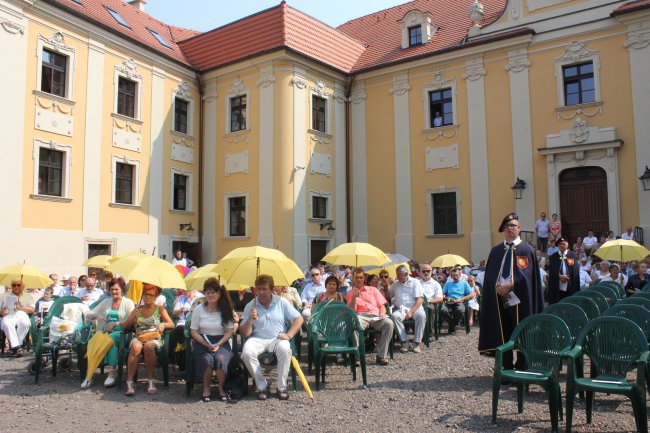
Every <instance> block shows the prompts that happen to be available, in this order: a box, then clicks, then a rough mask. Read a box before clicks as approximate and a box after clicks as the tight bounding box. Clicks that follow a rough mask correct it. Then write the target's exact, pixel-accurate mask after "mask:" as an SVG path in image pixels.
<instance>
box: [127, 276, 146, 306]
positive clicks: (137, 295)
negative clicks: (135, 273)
mask: <svg viewBox="0 0 650 433" xmlns="http://www.w3.org/2000/svg"><path fill="white" fill-rule="evenodd" d="M126 297H127V298H129V299H130V300H132V301H133V302H135V304H136V305H137V304H139V303H140V300H141V299H142V281H138V280H131V281H129V290H128V292H127V293H126Z"/></svg>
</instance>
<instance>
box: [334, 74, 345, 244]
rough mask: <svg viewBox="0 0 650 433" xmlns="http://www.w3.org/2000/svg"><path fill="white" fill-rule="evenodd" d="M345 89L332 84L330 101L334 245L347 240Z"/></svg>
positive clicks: (340, 85) (339, 85) (336, 83)
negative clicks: (331, 115) (334, 176)
mask: <svg viewBox="0 0 650 433" xmlns="http://www.w3.org/2000/svg"><path fill="white" fill-rule="evenodd" d="M344 92H345V89H344V88H343V83H342V82H340V81H336V82H335V83H334V95H333V97H332V101H333V104H334V128H335V129H336V130H335V132H334V146H335V149H334V153H335V155H334V167H335V168H334V173H335V175H336V178H335V182H336V196H335V198H334V200H335V203H336V213H335V217H334V227H336V232H335V233H336V234H335V245H332V247H334V246H337V245H341V244H343V243H345V242H347V240H348V232H347V201H346V196H347V191H346V181H347V165H346V152H347V149H346V148H345V126H346V122H347V120H346V118H345V93H344Z"/></svg>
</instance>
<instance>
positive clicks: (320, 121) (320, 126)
mask: <svg viewBox="0 0 650 433" xmlns="http://www.w3.org/2000/svg"><path fill="white" fill-rule="evenodd" d="M326 108H327V100H326V99H325V98H321V97H320V96H316V95H312V97H311V128H312V129H313V130H315V131H320V132H325V118H326V115H325V113H326V112H327V111H326Z"/></svg>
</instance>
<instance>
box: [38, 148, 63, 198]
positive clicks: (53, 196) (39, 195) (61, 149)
mask: <svg viewBox="0 0 650 433" xmlns="http://www.w3.org/2000/svg"><path fill="white" fill-rule="evenodd" d="M42 147H44V148H46V149H52V150H56V151H59V152H63V153H64V154H65V155H64V161H63V167H62V168H63V173H62V174H61V183H62V185H61V196H58V195H47V194H39V193H38V172H39V167H40V157H39V153H40V149H41V148H42ZM32 159H33V160H34V189H33V191H34V193H33V196H34V197H52V198H54V199H70V176H71V173H72V146H71V145H69V144H61V143H57V142H56V141H51V140H50V141H46V140H41V139H39V138H35V139H34V147H33V151H32Z"/></svg>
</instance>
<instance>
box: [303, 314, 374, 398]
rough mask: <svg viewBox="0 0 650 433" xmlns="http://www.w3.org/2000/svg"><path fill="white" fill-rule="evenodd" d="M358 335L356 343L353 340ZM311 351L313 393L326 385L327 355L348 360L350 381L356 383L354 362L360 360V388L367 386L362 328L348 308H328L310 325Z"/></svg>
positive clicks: (356, 317) (355, 315)
mask: <svg viewBox="0 0 650 433" xmlns="http://www.w3.org/2000/svg"><path fill="white" fill-rule="evenodd" d="M356 335H358V341H357V339H356ZM311 338H312V340H313V341H312V348H313V351H314V366H315V370H316V374H315V378H316V390H318V389H319V388H320V382H321V380H322V382H323V383H325V366H326V363H325V358H326V356H327V355H330V354H338V353H340V354H345V355H348V356H350V357H351V362H350V369H351V370H352V380H354V381H356V380H357V373H356V366H355V360H356V359H358V360H359V364H360V366H361V377H362V380H363V385H364V386H367V385H368V382H367V378H366V356H365V341H364V333H363V328H361V324H360V323H359V318H358V316H357V314H356V313H355V312H354V311H353V310H352V309H351V308H350V307H348V306H347V305H328V306H327V307H326V308H323V309H322V310H321V312H320V314H319V315H318V316H317V317H316V318H314V320H313V321H312V323H311Z"/></svg>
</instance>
